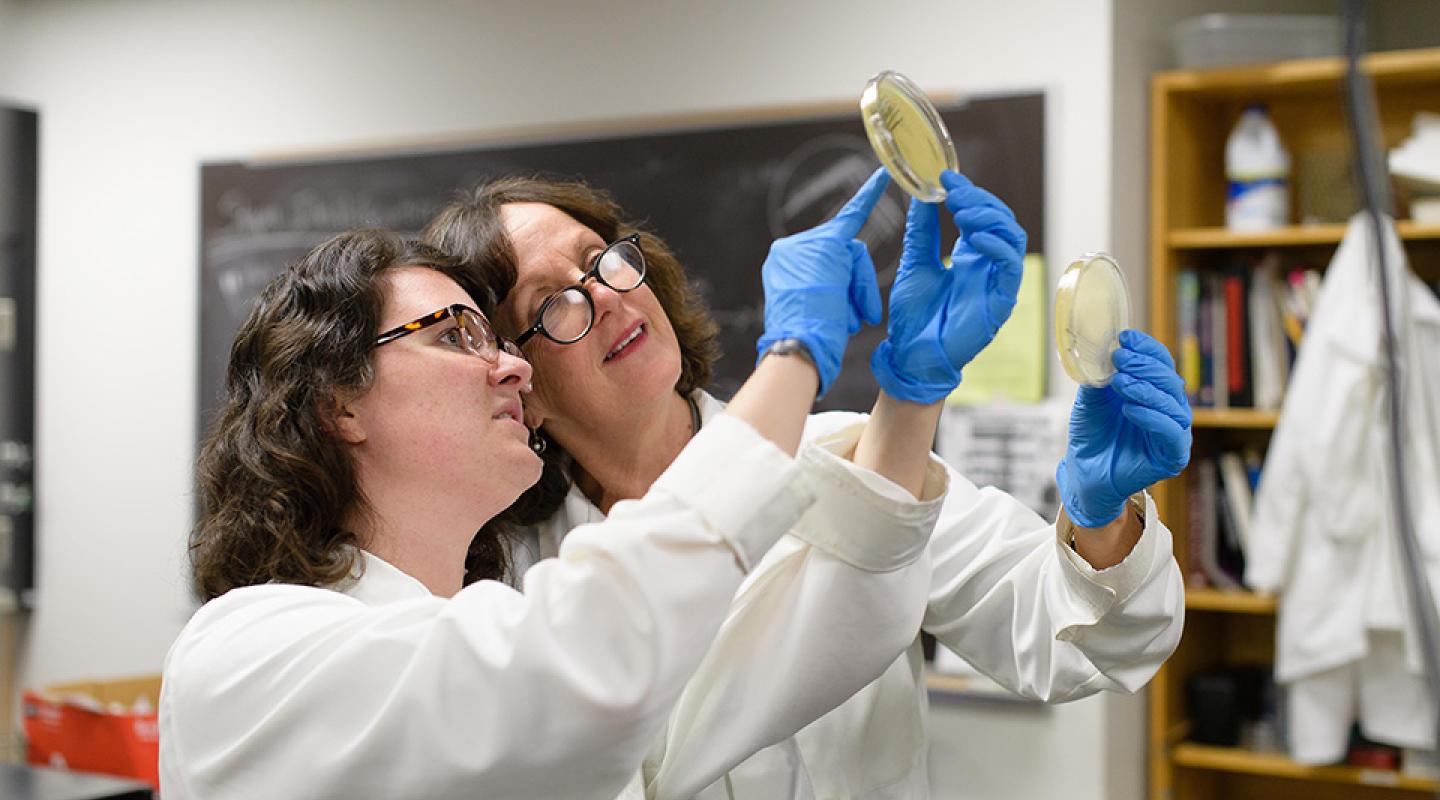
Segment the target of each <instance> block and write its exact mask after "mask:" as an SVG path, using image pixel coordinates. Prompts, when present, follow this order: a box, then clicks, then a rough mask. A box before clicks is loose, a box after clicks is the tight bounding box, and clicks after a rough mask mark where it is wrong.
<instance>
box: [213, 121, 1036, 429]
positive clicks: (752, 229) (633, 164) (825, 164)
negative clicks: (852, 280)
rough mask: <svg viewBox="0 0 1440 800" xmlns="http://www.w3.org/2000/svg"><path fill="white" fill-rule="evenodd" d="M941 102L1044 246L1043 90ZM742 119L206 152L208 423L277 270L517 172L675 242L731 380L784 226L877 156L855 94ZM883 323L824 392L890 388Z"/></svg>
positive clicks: (854, 181)
mask: <svg viewBox="0 0 1440 800" xmlns="http://www.w3.org/2000/svg"><path fill="white" fill-rule="evenodd" d="M940 110H941V113H942V116H943V117H944V119H945V122H946V125H947V126H948V127H949V129H950V132H951V135H952V137H953V138H954V139H955V146H956V151H957V153H958V155H959V159H960V165H961V170H962V171H964V172H965V173H967V174H968V175H969V176H970V177H971V178H972V179H974V180H975V181H976V183H978V184H980V185H982V186H985V187H986V188H988V189H990V190H992V191H994V192H995V193H996V194H997V195H999V196H1000V197H1001V198H1002V199H1004V200H1005V202H1007V203H1008V204H1009V205H1010V207H1011V208H1013V209H1014V210H1015V213H1016V216H1017V217H1018V218H1019V220H1020V223H1021V224H1022V225H1023V226H1024V227H1025V229H1026V231H1027V232H1028V233H1029V235H1030V240H1029V241H1030V250H1031V251H1032V252H1034V251H1039V250H1041V249H1042V248H1043V245H1044V242H1043V240H1042V239H1043V235H1044V230H1045V219H1044V160H1043V155H1044V150H1045V148H1044V128H1045V125H1044V96H1043V95H1041V94H1023V95H1009V96H996V97H983V98H972V99H970V100H968V101H964V102H956V103H950V104H942V105H941V106H940ZM738 118H740V117H738V116H736V115H729V116H727V117H726V120H727V121H726V122H725V123H723V124H719V123H698V124H690V125H687V126H669V127H668V128H667V129H664V130H654V129H652V130H649V131H644V130H637V131H634V132H629V133H621V134H617V133H614V132H613V131H608V132H606V133H605V134H603V135H590V136H585V135H574V136H567V137H564V138H558V139H557V138H553V137H552V138H549V139H547V140H543V141H540V140H536V139H533V138H531V139H516V140H511V141H507V142H502V143H492V144H485V145H477V146H475V147H471V148H465V149H454V150H448V151H441V152H422V153H415V152H411V153H405V154H381V155H367V156H364V157H336V158H320V159H309V160H279V161H266V162H249V163H233V162H232V163H211V164H205V165H203V166H202V167H201V213H200V228H201V237H200V238H201V255H200V267H201V277H200V370H199V373H200V386H199V393H200V394H199V400H200V412H201V413H200V425H201V429H202V431H203V430H204V427H205V426H206V425H207V424H208V421H209V419H210V417H211V415H212V413H213V411H214V410H215V409H216V408H217V407H218V405H219V403H220V401H221V399H222V397H223V395H222V393H223V391H224V372H225V364H226V359H227V357H228V354H229V348H230V343H231V340H232V339H233V338H234V335H235V331H236V330H237V329H238V328H239V325H240V323H241V322H242V321H243V319H244V317H245V315H246V313H247V312H248V310H249V308H250V305H251V303H252V302H253V301H254V298H255V297H256V296H257V295H258V294H259V291H260V290H261V288H263V287H264V285H265V284H266V283H267V282H268V281H269V280H270V279H271V277H273V276H274V275H275V274H277V273H278V272H279V271H280V270H281V269H283V268H284V267H285V266H287V265H288V264H291V263H293V262H294V261H296V260H297V259H298V258H299V257H300V256H301V255H303V254H304V253H305V252H306V251H307V250H308V249H309V248H311V247H312V246H314V245H315V244H317V243H319V242H321V241H323V240H324V239H325V238H327V237H329V236H331V235H333V234H335V233H338V232H340V231H342V230H346V229H349V228H355V227H362V226H380V227H386V228H391V229H394V230H397V231H401V232H405V233H413V232H415V231H418V230H419V229H420V228H421V227H423V226H424V224H425V223H426V222H427V221H428V220H429V219H430V217H431V216H432V215H433V214H434V213H435V212H436V211H437V210H438V209H439V208H440V207H441V206H443V205H444V204H445V203H446V202H448V201H449V200H450V199H452V198H453V197H454V194H455V192H456V191H458V190H462V189H465V188H468V187H471V186H473V185H475V184H476V183H478V182H480V181H482V180H485V179H491V178H495V177H500V176H504V175H512V174H542V175H547V176H553V177H572V178H579V179H582V180H585V181H587V182H588V183H590V184H591V185H594V186H598V187H601V188H604V189H606V190H608V191H609V192H610V193H611V194H612V195H613V196H614V197H615V198H616V200H618V201H619V202H620V204H621V206H622V207H623V208H624V209H625V210H626V211H627V212H628V214H629V215H630V216H631V217H632V218H636V219H640V220H643V221H644V222H645V224H646V225H647V226H648V227H649V228H650V229H651V230H653V231H654V232H656V233H658V234H659V235H660V236H662V237H663V238H664V239H666V241H667V242H669V243H670V245H671V246H672V247H673V248H674V250H675V251H676V253H677V254H678V256H679V257H680V260H681V263H683V264H685V265H686V268H687V270H688V271H689V272H690V274H691V276H692V277H693V278H694V279H695V280H696V281H697V283H698V284H699V286H700V288H701V291H702V292H703V294H704V296H705V298H706V300H707V302H708V303H709V305H710V307H711V309H712V310H713V311H714V314H715V317H716V319H717V321H718V322H719V323H720V326H721V329H722V334H721V345H722V349H723V352H724V355H723V356H722V359H721V361H720V363H719V364H718V365H717V368H716V377H715V380H714V382H713V385H712V389H713V390H714V391H715V392H716V393H717V394H718V395H719V396H721V397H728V396H729V395H730V394H731V393H733V391H734V390H735V389H736V388H737V387H738V386H739V383H740V381H742V380H743V379H744V378H745V376H746V375H748V374H749V372H750V369H751V368H752V366H753V364H754V358H755V340H756V339H757V338H758V337H759V335H760V333H761V328H762V316H761V309H762V294H761V289H760V265H761V263H762V262H763V261H764V259H765V254H766V252H767V251H768V249H769V246H770V242H771V241H772V240H773V239H775V238H778V237H780V236H785V235H788V234H790V233H794V232H796V231H799V230H803V229H805V228H808V227H811V226H813V225H814V224H816V223H817V222H819V221H821V220H822V219H825V218H827V217H829V216H830V215H832V214H833V213H834V212H835V211H836V210H837V209H838V208H839V206H840V205H841V204H842V203H843V202H844V201H845V200H846V199H847V198H848V197H849V196H850V195H851V194H852V193H853V192H854V190H855V189H856V188H858V187H859V185H860V183H861V182H863V181H864V179H865V178H866V177H867V176H868V175H869V174H870V172H871V171H872V170H873V169H874V168H875V166H876V165H877V163H878V162H877V161H876V160H875V157H874V155H873V154H872V153H871V151H870V147H869V144H868V143H867V141H866V139H865V134H864V130H863V128H862V127H861V123H860V115H859V112H858V110H857V109H854V108H849V107H847V108H843V109H842V108H835V109H834V110H831V111H827V112H824V113H809V114H805V115H803V116H799V115H797V116H793V117H785V118H778V119H777V118H776V117H775V115H774V114H770V115H768V116H766V117H765V118H763V119H761V118H759V115H757V118H756V119H755V120H752V121H749V122H739V123H737V122H735V121H734V120H735V119H738ZM905 203H906V198H905V196H904V195H903V194H902V193H901V192H900V190H899V189H897V188H893V187H892V188H891V189H890V191H889V193H888V194H887V196H886V198H885V199H884V200H883V201H882V202H881V204H880V206H879V207H878V208H877V210H876V212H875V214H874V215H873V216H872V218H871V221H870V223H869V224H867V225H866V227H865V230H864V231H863V232H862V234H861V238H862V239H864V240H865V241H866V242H867V243H868V244H869V245H870V249H871V252H872V254H873V256H874V258H875V262H876V266H877V267H878V269H879V271H880V279H881V286H882V289H883V288H888V286H889V283H890V281H891V280H892V279H893V277H894V269H895V264H896V261H897V259H898V256H899V250H900V236H901V231H902V229H903V226H904V220H905ZM947 227H953V226H947ZM951 233H952V235H953V230H952V231H951ZM947 248H948V244H947ZM883 338H884V332H883V328H875V329H872V330H867V331H863V332H862V333H861V334H860V335H858V336H857V337H856V338H855V339H854V340H853V341H852V342H851V344H850V347H849V349H848V350H847V353H846V359H845V367H844V371H843V373H842V374H841V376H840V379H839V380H838V381H837V382H836V384H835V386H834V387H833V388H832V390H831V391H830V393H829V394H828V395H827V396H826V397H825V398H824V400H822V401H821V403H820V407H821V408H850V409H861V410H863V409H868V408H869V406H870V404H871V403H872V402H873V401H874V398H875V391H876V389H875V383H874V379H873V378H872V377H871V375H870V370H869V357H870V353H871V351H872V350H873V349H874V348H875V345H877V344H878V343H879V342H880V340H881V339H883Z"/></svg>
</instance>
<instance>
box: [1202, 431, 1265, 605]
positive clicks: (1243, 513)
mask: <svg viewBox="0 0 1440 800" xmlns="http://www.w3.org/2000/svg"><path fill="white" fill-rule="evenodd" d="M1259 472H1260V454H1259V453H1258V452H1256V451H1253V450H1245V451H1226V452H1222V453H1220V454H1218V455H1215V456H1206V457H1203V458H1197V459H1195V460H1194V461H1193V462H1192V464H1191V468H1190V469H1189V470H1187V475H1188V481H1189V496H1188V506H1187V508H1186V520H1187V522H1188V523H1189V526H1188V535H1187V537H1186V541H1185V553H1186V570H1185V583H1186V585H1187V586H1189V587H1190V588H1192V589H1203V588H1211V587H1213V588H1215V589H1221V590H1224V591H1237V590H1240V589H1242V588H1244V587H1243V583H1244V581H1243V578H1244V575H1245V553H1246V550H1247V549H1248V548H1249V545H1250V539H1251V529H1250V525H1251V523H1250V520H1251V517H1252V516H1253V507H1254V504H1255V486H1256V485H1257V483H1258V480H1259Z"/></svg>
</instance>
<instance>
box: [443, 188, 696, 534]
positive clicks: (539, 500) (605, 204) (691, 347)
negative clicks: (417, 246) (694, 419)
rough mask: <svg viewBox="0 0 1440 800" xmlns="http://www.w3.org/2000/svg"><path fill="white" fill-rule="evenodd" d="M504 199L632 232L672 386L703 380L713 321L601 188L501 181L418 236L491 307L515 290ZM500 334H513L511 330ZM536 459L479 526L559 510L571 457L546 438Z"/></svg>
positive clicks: (614, 235)
mask: <svg viewBox="0 0 1440 800" xmlns="http://www.w3.org/2000/svg"><path fill="white" fill-rule="evenodd" d="M509 203H545V204H547V205H550V206H553V207H555V208H557V209H559V210H561V211H563V212H565V213H566V214H568V215H570V216H571V217H572V218H574V219H575V221H577V222H579V223H580V224H581V225H584V226H585V227H587V228H589V229H590V230H592V231H595V233H596V234H597V235H598V236H599V237H600V238H601V239H602V240H604V241H606V242H613V241H615V240H616V239H618V238H620V237H621V236H627V235H629V234H631V233H638V234H640V248H641V250H643V251H644V253H645V264H646V274H645V282H646V283H647V284H649V286H650V289H651V290H652V291H653V292H655V297H656V298H657V299H658V300H659V301H660V306H661V307H662V308H664V309H665V314H666V316H667V317H669V319H670V324H671V325H672V326H673V327H674V329H675V335H676V337H677V338H678V339H679V341H680V362H681V367H680V380H679V381H677V382H676V384H675V390H676V391H677V392H680V393H681V394H684V395H689V394H690V392H692V391H694V390H696V389H700V388H703V387H705V386H706V385H707V384H709V383H710V376H711V374H712V372H713V370H714V366H715V361H716V360H717V359H719V357H720V344H719V339H718V337H719V331H720V329H719V326H718V325H716V323H715V320H714V318H713V317H711V316H710V311H709V309H708V308H706V306H705V303H704V301H702V300H701V299H700V293H699V290H698V289H696V287H695V285H694V284H693V283H691V281H690V279H689V277H688V276H687V275H686V274H685V269H684V267H682V266H681V265H680V261H679V260H678V259H677V258H676V257H675V254H674V253H673V252H672V251H671V250H670V247H669V246H668V245H667V244H665V242H664V240H662V239H661V238H660V237H658V236H656V235H654V234H653V233H651V232H649V231H648V230H646V229H645V228H644V226H643V225H641V224H640V223H639V222H638V221H635V220H631V219H628V218H627V217H626V216H625V213H624V212H623V211H622V210H621V209H620V206H619V204H618V203H616V202H615V201H614V200H613V199H612V198H611V197H610V195H609V194H607V193H606V192H605V191H603V190H601V189H596V188H594V187H592V186H590V185H588V184H586V183H582V182H579V181H570V180H556V179H549V178H544V177H537V176H525V177H507V178H501V179H498V180H494V181H490V182H488V183H482V184H481V185H479V186H477V187H476V188H474V189H472V190H470V191H468V192H465V193H463V194H462V195H461V196H459V197H458V198H456V199H455V200H454V201H453V202H451V203H450V204H449V205H447V206H446V207H445V208H444V209H442V210H441V211H440V213H439V214H438V215H436V217H435V218H434V219H433V220H431V221H430V224H429V225H426V226H425V230H424V231H423V232H422V233H421V238H422V240H423V241H425V242H426V243H428V244H431V245H434V246H435V247H438V248H440V249H441V250H444V251H445V252H447V253H451V254H453V255H455V256H458V257H459V258H460V259H462V260H463V261H465V263H466V264H468V265H470V266H471V267H472V268H474V269H475V270H476V272H477V273H479V274H480V275H481V277H482V279H483V280H484V281H485V283H486V285H487V286H488V287H489V288H490V289H491V290H492V291H493V292H494V294H495V303H496V305H497V306H498V305H499V304H500V303H503V302H504V301H505V298H506V297H507V296H509V294H510V291H511V290H512V289H514V288H515V281H516V276H517V266H516V265H517V258H516V255H515V245H514V243H513V242H511V241H510V237H509V236H507V235H506V233H505V227H504V225H502V224H501V219H500V208H501V207H502V206H504V205H507V204H509ZM503 333H504V334H505V335H510V336H513V335H514V334H515V333H516V331H504V332H503ZM541 458H542V459H543V460H544V462H545V468H544V472H543V473H542V475H541V477H540V481H539V482H538V483H537V484H535V485H534V486H533V487H531V488H530V489H529V490H528V491H526V492H525V493H524V494H522V495H521V496H520V499H519V500H516V501H515V503H514V504H512V505H511V506H510V508H508V509H506V511H505V512H503V513H502V514H500V515H499V516H497V517H496V518H495V519H494V520H492V521H491V522H490V523H489V524H488V525H487V526H486V529H491V528H493V529H494V530H495V532H496V533H497V534H503V535H507V536H508V535H510V534H513V532H514V530H515V528H516V526H521V525H532V524H534V523H537V522H540V521H543V520H545V519H546V518H548V517H549V516H550V515H551V514H553V513H555V511H556V510H557V509H559V508H560V504H561V503H562V502H563V501H564V499H565V494H566V493H567V492H568V491H569V490H570V484H571V476H570V468H571V463H572V460H571V458H570V456H569V454H568V453H566V452H565V450H564V448H563V447H560V446H559V445H558V444H557V443H555V442H553V441H550V442H548V446H547V447H546V450H545V452H544V453H543V454H542V455H541Z"/></svg>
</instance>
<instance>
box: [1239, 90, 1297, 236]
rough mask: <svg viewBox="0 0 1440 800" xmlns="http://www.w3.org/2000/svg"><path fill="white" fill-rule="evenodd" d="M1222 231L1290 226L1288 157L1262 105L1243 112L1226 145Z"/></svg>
mask: <svg viewBox="0 0 1440 800" xmlns="http://www.w3.org/2000/svg"><path fill="white" fill-rule="evenodd" d="M1225 177H1226V179H1227V180H1228V181H1229V183H1230V187H1229V190H1228V191H1227V192H1226V195H1225V227H1227V228H1229V229H1230V230H1233V231H1260V230H1266V229H1268V228H1277V227H1280V226H1282V225H1287V224H1289V222H1290V154H1289V153H1287V152H1285V146H1284V145H1283V144H1281V143H1280V133H1279V132H1278V131H1276V130H1275V125H1274V124H1273V123H1271V122H1270V117H1269V115H1267V114H1266V113H1265V107H1264V106H1263V105H1259V104H1255V105H1250V106H1247V107H1246V108H1245V111H1244V113H1242V114H1241V115H1240V121H1239V122H1237V123H1235V129H1234V130H1232V131H1230V138H1229V139H1228V140H1227V141H1226V142H1225Z"/></svg>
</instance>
